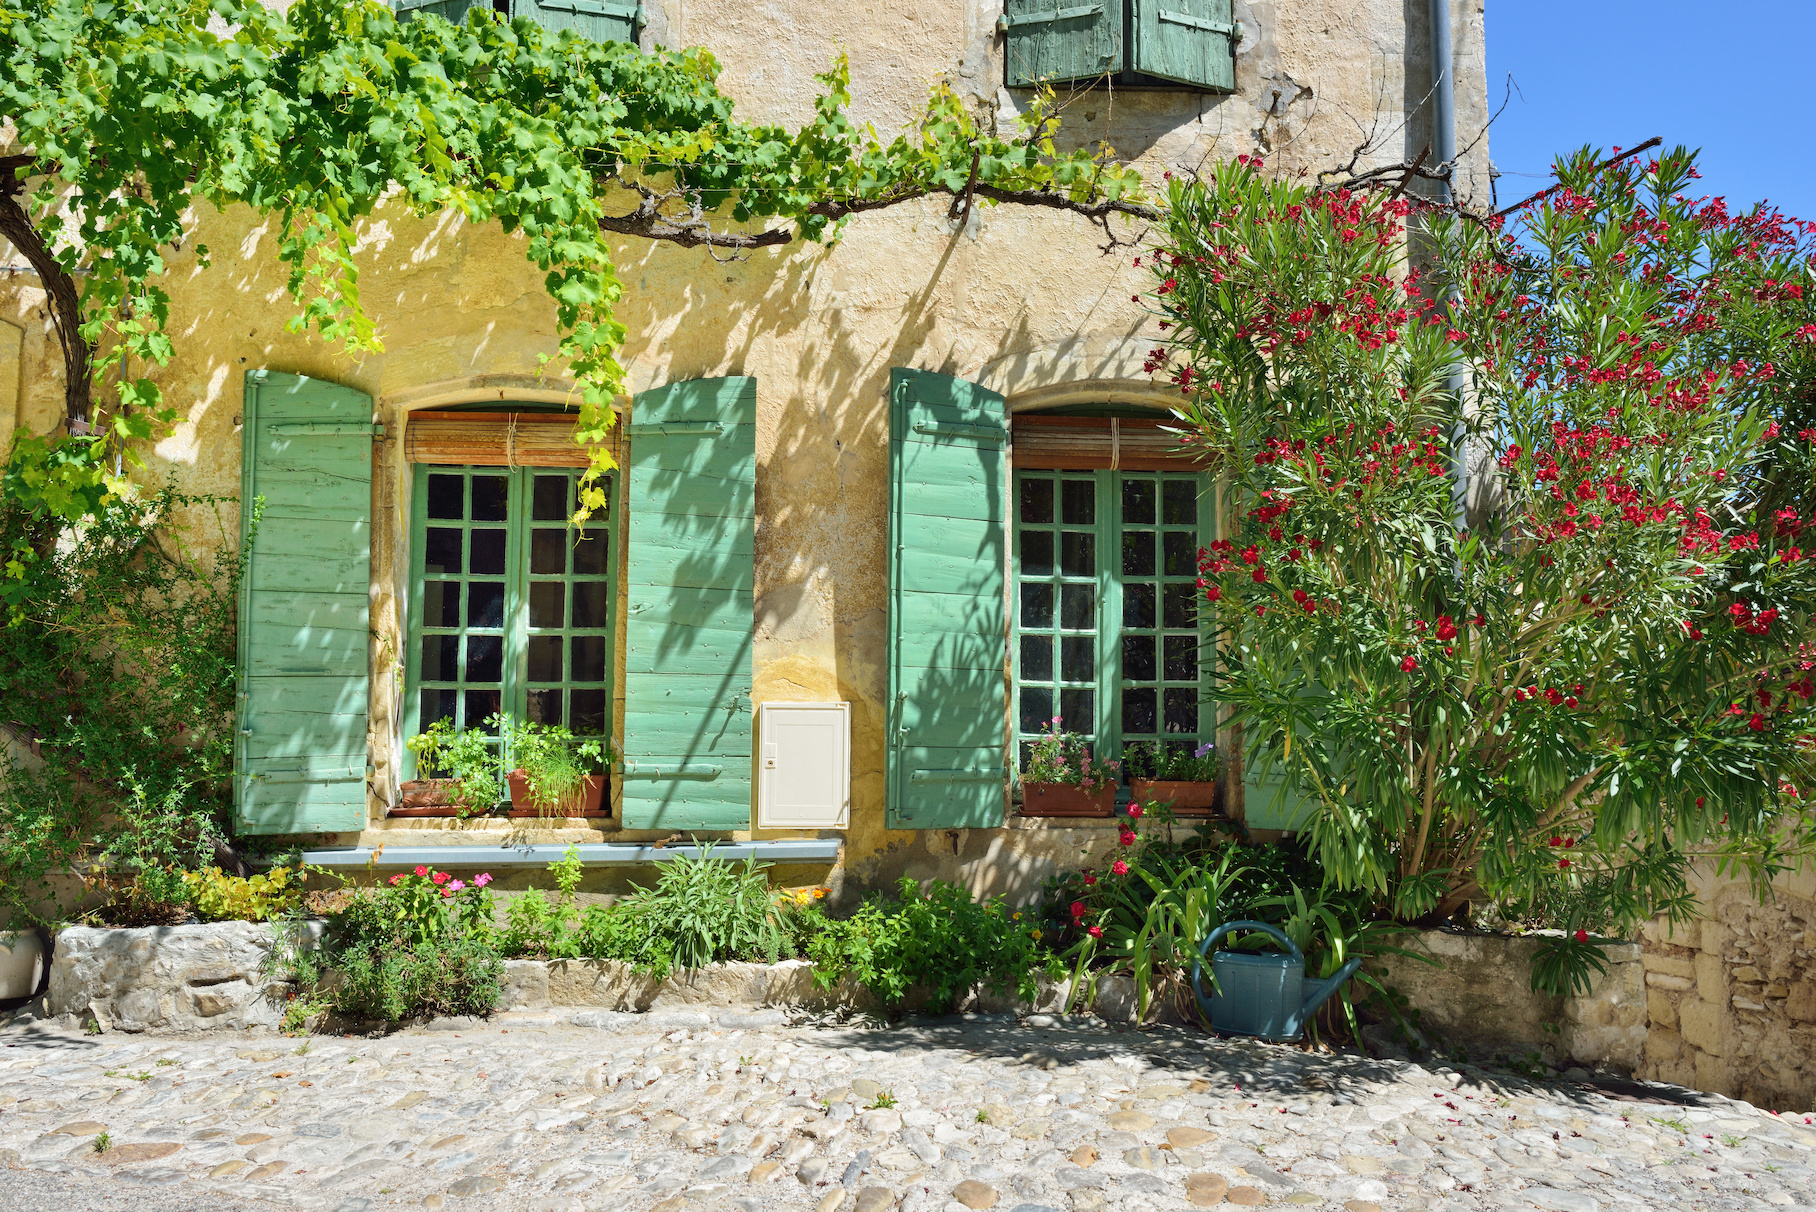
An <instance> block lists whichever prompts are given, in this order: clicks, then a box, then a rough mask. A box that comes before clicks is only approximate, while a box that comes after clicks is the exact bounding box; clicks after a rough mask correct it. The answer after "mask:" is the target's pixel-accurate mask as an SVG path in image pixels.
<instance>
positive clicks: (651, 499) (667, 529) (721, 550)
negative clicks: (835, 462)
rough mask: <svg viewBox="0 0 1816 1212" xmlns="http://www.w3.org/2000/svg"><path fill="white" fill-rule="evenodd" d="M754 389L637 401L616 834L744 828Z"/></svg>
mask: <svg viewBox="0 0 1816 1212" xmlns="http://www.w3.org/2000/svg"><path fill="white" fill-rule="evenodd" d="M756 422H757V381H756V380H755V379H749V378H729V379H693V380H690V381H688V382H684V383H674V384H670V385H669V386H667V387H659V388H656V389H654V390H652V391H646V392H643V393H642V394H641V395H639V396H637V397H636V400H635V401H634V403H633V405H632V408H631V414H630V422H629V424H627V425H626V426H625V427H624V434H625V437H626V438H627V439H628V440H629V443H630V453H629V456H628V458H627V460H626V467H627V469H628V478H627V481H626V484H627V490H628V491H627V503H626V508H627V510H628V511H629V517H628V520H629V524H630V539H629V543H628V546H627V547H626V560H627V562H626V568H625V577H626V581H627V584H628V588H627V593H628V597H629V605H628V607H627V610H626V623H625V683H624V773H623V782H624V826H625V828H627V829H747V828H749V827H750V804H751V800H750V787H751V782H750V773H751V702H750V689H751V664H750V662H751V634H752V618H753V616H752V613H751V590H752V587H753V585H754V583H755V569H754V566H753V563H752V557H753V555H754V553H755V550H756V495H757V494H756V467H757V454H756V428H757V425H756Z"/></svg>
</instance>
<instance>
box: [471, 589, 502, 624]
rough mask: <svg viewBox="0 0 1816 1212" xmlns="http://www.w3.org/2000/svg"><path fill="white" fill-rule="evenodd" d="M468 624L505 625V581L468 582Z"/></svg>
mask: <svg viewBox="0 0 1816 1212" xmlns="http://www.w3.org/2000/svg"><path fill="white" fill-rule="evenodd" d="M467 626H468V627H503V626H504V582H503V581H468V582H467Z"/></svg>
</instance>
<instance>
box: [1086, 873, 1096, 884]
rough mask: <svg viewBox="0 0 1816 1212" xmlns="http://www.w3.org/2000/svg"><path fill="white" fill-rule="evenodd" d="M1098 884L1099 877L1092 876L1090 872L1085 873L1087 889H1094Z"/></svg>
mask: <svg viewBox="0 0 1816 1212" xmlns="http://www.w3.org/2000/svg"><path fill="white" fill-rule="evenodd" d="M1096 883H1097V877H1096V876H1094V875H1092V874H1091V873H1090V872H1089V871H1087V872H1085V887H1087V888H1090V887H1094V886H1095V885H1096Z"/></svg>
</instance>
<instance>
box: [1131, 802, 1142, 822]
mask: <svg viewBox="0 0 1816 1212" xmlns="http://www.w3.org/2000/svg"><path fill="white" fill-rule="evenodd" d="M1129 819H1130V820H1132V821H1138V820H1140V819H1141V805H1140V804H1130V805H1129Z"/></svg>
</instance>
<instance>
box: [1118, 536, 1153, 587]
mask: <svg viewBox="0 0 1816 1212" xmlns="http://www.w3.org/2000/svg"><path fill="white" fill-rule="evenodd" d="M1122 575H1123V576H1125V577H1151V576H1153V575H1154V532H1153V531H1151V530H1126V531H1124V532H1123V535H1122Z"/></svg>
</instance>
